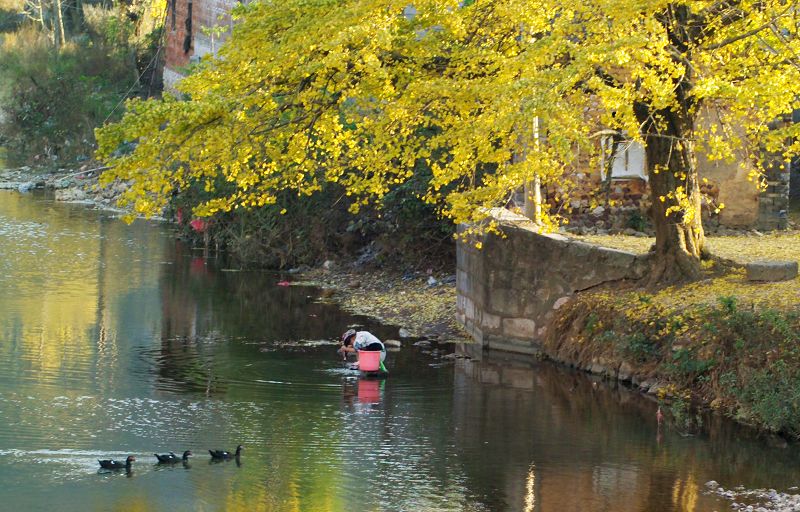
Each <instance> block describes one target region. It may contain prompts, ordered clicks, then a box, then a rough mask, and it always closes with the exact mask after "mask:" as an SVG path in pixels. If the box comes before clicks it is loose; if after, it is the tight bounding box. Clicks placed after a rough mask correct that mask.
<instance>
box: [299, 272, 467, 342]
mask: <svg viewBox="0 0 800 512" xmlns="http://www.w3.org/2000/svg"><path fill="white" fill-rule="evenodd" d="M297 276H298V278H299V280H298V281H295V282H296V283H297V284H310V285H314V286H318V287H320V288H322V296H323V297H325V298H328V299H329V300H331V301H333V302H336V303H337V304H338V305H339V306H340V307H341V308H342V309H344V310H346V311H349V312H351V313H354V314H358V315H365V316H369V317H372V318H375V319H377V320H379V321H381V322H383V323H386V324H391V325H397V326H399V327H400V328H401V334H404V335H405V337H408V338H424V339H426V340H429V341H436V342H438V343H459V342H469V341H470V339H469V336H468V334H467V333H466V332H465V331H464V330H463V329H462V328H461V326H460V324H459V323H458V322H457V321H456V288H455V275H454V274H435V273H433V272H431V273H430V274H429V273H428V272H427V271H426V272H409V273H405V274H402V273H399V272H393V271H389V270H380V269H372V270H360V271H359V270H354V269H346V268H342V267H340V266H338V265H337V264H335V263H333V262H326V264H325V265H323V266H322V267H319V268H314V269H306V270H304V271H302V272H297Z"/></svg>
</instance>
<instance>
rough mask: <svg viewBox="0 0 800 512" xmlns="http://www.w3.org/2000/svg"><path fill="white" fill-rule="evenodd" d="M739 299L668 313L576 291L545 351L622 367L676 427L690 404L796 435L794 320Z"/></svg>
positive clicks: (636, 301) (635, 295)
mask: <svg viewBox="0 0 800 512" xmlns="http://www.w3.org/2000/svg"><path fill="white" fill-rule="evenodd" d="M745 298H746V296H745V295H723V296H718V297H717V301H716V303H714V304H707V303H693V302H688V303H684V304H683V305H682V306H675V305H672V304H666V303H664V302H661V301H659V300H658V296H657V295H655V296H649V297H648V299H647V300H644V301H643V300H642V296H641V295H640V292H626V291H623V292H620V291H619V290H616V291H613V292H610V291H597V292H591V293H587V294H582V295H581V296H579V298H578V299H577V300H576V301H575V302H574V303H572V304H570V305H567V306H565V310H564V312H563V314H562V316H561V317H560V318H559V319H558V320H557V321H556V330H557V334H556V335H555V336H554V337H553V339H551V340H549V341H548V343H549V347H548V349H549V351H550V353H551V354H554V355H555V357H557V358H558V354H559V352H562V353H568V351H569V350H570V347H575V346H578V347H580V350H581V352H580V354H579V356H578V357H579V359H581V360H591V358H592V357H597V356H601V357H603V358H605V359H606V360H608V361H614V362H616V364H617V365H619V364H621V363H622V362H626V363H628V364H630V365H631V366H632V367H633V368H635V370H634V374H635V375H637V376H638V377H637V378H638V379H639V380H640V381H641V380H645V379H648V380H654V379H655V380H658V382H659V385H660V389H661V390H663V391H662V394H665V395H669V397H670V410H671V411H672V413H673V418H674V419H675V421H676V422H680V423H681V424H682V427H683V428H689V426H690V424H693V423H696V418H695V417H694V416H693V415H692V413H691V412H690V408H689V404H690V403H691V402H692V401H695V400H696V401H699V402H700V403H705V404H711V405H712V406H713V407H714V408H717V409H720V410H722V411H724V412H725V413H727V414H728V415H730V416H731V417H734V418H736V419H737V420H739V421H743V422H745V423H750V424H753V425H756V426H758V427H760V428H763V429H766V430H769V431H772V432H779V433H784V434H787V435H790V436H794V437H800V344H798V339H800V315H799V314H798V313H797V311H795V310H793V309H788V310H787V309H774V308H768V307H757V306H756V305H755V304H753V303H746V302H745ZM743 304H747V305H743ZM587 312H590V313H588V314H587ZM575 333H577V335H576V334H575Z"/></svg>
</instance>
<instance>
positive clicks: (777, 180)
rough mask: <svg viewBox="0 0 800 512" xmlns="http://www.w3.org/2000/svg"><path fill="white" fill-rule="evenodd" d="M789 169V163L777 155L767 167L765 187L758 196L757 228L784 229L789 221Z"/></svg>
mask: <svg viewBox="0 0 800 512" xmlns="http://www.w3.org/2000/svg"><path fill="white" fill-rule="evenodd" d="M789 170H790V166H789V163H788V162H784V161H782V160H780V159H779V158H777V157H776V158H775V160H774V161H773V163H772V165H771V166H770V168H769V169H767V171H766V176H765V178H766V180H767V188H766V190H764V191H762V192H761V194H760V195H759V196H758V228H759V229H762V230H773V229H786V227H787V224H788V221H789V217H788V213H789V177H790V173H789Z"/></svg>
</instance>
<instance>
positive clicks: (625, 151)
mask: <svg viewBox="0 0 800 512" xmlns="http://www.w3.org/2000/svg"><path fill="white" fill-rule="evenodd" d="M611 144H614V151H613V152H612V151H610V145H611ZM603 149H604V151H603V155H604V157H603V161H602V162H601V167H600V176H601V177H602V179H606V169H607V168H608V160H606V159H607V158H609V155H610V158H612V159H613V161H612V162H611V179H615V178H620V179H622V178H640V179H643V180H645V181H647V159H646V157H645V153H644V146H642V145H641V144H639V143H638V142H636V141H633V140H630V139H624V140H621V141H616V142H614V140H613V138H612V137H606V138H604V139H603Z"/></svg>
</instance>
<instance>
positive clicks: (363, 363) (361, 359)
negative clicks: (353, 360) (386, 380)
mask: <svg viewBox="0 0 800 512" xmlns="http://www.w3.org/2000/svg"><path fill="white" fill-rule="evenodd" d="M358 369H359V370H361V371H362V372H377V371H378V370H380V369H381V352H380V350H359V351H358Z"/></svg>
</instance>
